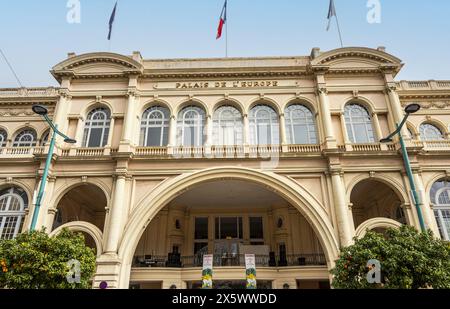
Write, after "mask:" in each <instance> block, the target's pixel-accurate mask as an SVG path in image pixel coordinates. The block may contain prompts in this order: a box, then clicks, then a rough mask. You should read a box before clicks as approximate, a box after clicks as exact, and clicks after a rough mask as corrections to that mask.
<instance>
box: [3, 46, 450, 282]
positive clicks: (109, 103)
mask: <svg viewBox="0 0 450 309" xmlns="http://www.w3.org/2000/svg"><path fill="white" fill-rule="evenodd" d="M402 67H403V64H402V62H401V60H399V59H398V58H396V57H394V56H392V55H390V54H388V53H386V52H385V51H384V49H383V48H379V49H369V48H343V49H337V50H332V51H328V52H321V51H320V50H319V49H313V51H312V53H311V55H310V56H305V57H278V58H226V59H173V60H170V59H167V60H145V59H143V58H142V57H141V55H140V53H138V52H135V53H133V54H132V55H131V56H123V55H118V54H112V53H91V54H84V55H79V56H78V55H74V54H69V57H68V58H67V59H66V60H65V61H63V62H61V63H59V64H58V65H56V66H55V67H54V68H53V69H52V71H51V73H52V74H53V76H54V77H55V78H56V79H57V81H58V82H59V84H60V87H58V88H34V89H33V88H28V89H0V129H1V131H0V132H1V134H0V135H2V136H3V140H2V145H1V146H2V147H1V148H0V167H1V169H0V182H1V188H0V189H2V194H3V195H2V196H3V197H6V196H13V197H16V198H17V199H19V198H21V199H22V200H21V203H22V204H23V207H22V208H21V211H22V212H23V214H22V215H21V214H20V212H19V213H18V214H19V215H18V216H20V219H21V220H22V223H21V227H19V228H22V229H23V230H26V229H28V228H29V227H30V222H31V214H32V213H33V210H34V205H33V200H34V198H33V196H34V192H35V191H36V190H37V189H38V187H39V183H40V178H41V176H42V173H43V169H44V165H45V159H46V156H47V153H48V145H47V144H48V135H46V132H47V130H48V128H47V126H46V124H45V123H44V122H43V121H42V119H40V118H39V117H38V116H37V115H34V114H33V112H32V111H31V107H32V105H33V104H41V105H44V106H46V107H47V108H48V109H49V113H50V116H51V118H52V119H53V121H54V122H55V123H56V124H57V125H58V128H59V129H60V130H61V131H62V132H64V133H66V134H67V135H68V136H70V137H73V138H75V139H76V140H77V144H75V145H73V146H70V145H68V144H65V143H64V142H63V141H62V140H59V139H58V140H57V146H56V150H55V154H54V156H53V160H52V164H51V168H50V174H49V178H48V179H47V180H48V183H47V187H46V192H45V196H44V200H43V203H42V207H41V209H40V214H39V217H38V226H39V227H46V229H47V231H49V232H51V233H53V234H55V233H58V231H60V230H61V229H62V228H64V227H68V228H70V229H72V230H75V231H80V232H83V233H85V235H87V242H88V243H89V244H90V245H92V246H93V247H94V248H95V249H96V252H97V255H98V259H97V272H96V275H95V278H94V280H93V286H94V287H98V286H99V284H100V282H101V281H107V282H108V285H109V287H111V288H129V286H130V284H131V286H133V287H134V286H140V287H141V288H145V287H148V288H170V287H174V286H176V287H178V288H185V287H193V286H195V284H198V281H199V280H200V278H201V271H200V268H199V266H200V265H199V264H198V261H197V262H196V259H197V260H198V258H199V257H201V254H202V252H203V253H212V254H217V253H218V250H219V249H220V250H222V251H221V253H222V254H224V258H225V257H227V259H223V260H220V261H217V265H215V277H214V279H215V280H220V281H224V282H225V281H233V280H234V281H239V280H242V279H244V278H245V277H244V276H245V272H244V268H243V265H242V263H241V262H240V261H239V256H240V254H242V253H243V251H244V250H249V251H252V250H256V251H258V250H260V251H261V252H262V253H260V258H261V260H260V261H259V262H258V263H260V267H259V268H258V270H257V271H258V279H259V280H262V281H264V282H267V284H269V286H271V287H273V288H283V287H285V288H286V287H290V288H296V287H316V288H317V287H323V285H324V284H325V285H326V282H329V279H330V278H329V273H328V271H329V269H331V268H332V267H333V264H334V260H335V259H336V258H337V256H338V252H339V248H340V247H341V246H346V245H349V244H351V243H352V239H353V238H354V237H360V236H362V235H364V233H365V232H366V231H367V229H379V230H381V229H384V228H387V227H396V226H399V225H400V224H410V225H413V226H416V227H418V228H419V221H418V215H417V212H416V208H415V204H414V202H413V200H412V197H411V194H410V186H409V182H408V178H407V175H406V173H405V169H404V165H403V161H402V157H401V152H400V146H399V142H398V140H394V141H393V142H392V143H388V144H381V143H379V142H378V141H379V140H380V139H381V138H383V137H386V136H387V135H389V133H390V132H392V131H394V130H395V128H396V123H399V122H400V121H401V120H402V118H403V116H404V112H403V109H404V107H405V106H407V105H408V104H411V103H418V104H420V105H421V107H422V109H421V110H420V111H419V112H418V113H416V114H414V115H411V117H410V118H409V120H408V123H407V126H406V127H405V129H404V130H403V131H402V135H403V136H404V139H405V142H406V144H407V148H408V152H409V156H410V160H411V163H412V168H413V173H414V179H415V183H416V186H417V187H418V192H419V195H420V196H421V205H420V207H421V210H422V213H423V217H424V220H425V223H426V225H427V227H428V228H430V229H431V230H432V231H433V232H434V233H435V234H436V236H439V237H447V236H448V234H449V233H450V228H448V226H447V230H446V229H445V227H443V225H445V222H447V224H449V223H448V219H447V221H445V220H446V219H445V215H446V214H447V212H446V210H445V207H446V206H445V205H446V203H445V200H444V201H442V199H441V196H440V195H439V196H438V201H436V199H435V198H434V197H433V194H435V193H436V192H435V191H436V190H434V189H433V188H435V186H434V185H435V183H437V182H442V183H444V185H443V188H446V179H448V177H449V173H450V169H449V166H450V156H449V154H450V152H449V151H450V140H449V125H450V109H449V108H448V107H449V106H450V82H449V81H400V82H399V81H396V80H395V76H396V75H397V74H398V72H399V71H400V70H401V69H402ZM146 111H147V113H146ZM222 112H223V114H222ZM221 115H226V116H223V117H225V118H221V117H222V116H221ZM24 132H25V133H24ZM21 134H22V135H21ZM12 188H13V189H14V188H17V190H16V191H17V192H16V191H14V192H13V191H11V189H12ZM8 190H9V191H8ZM439 192H440V191H439ZM442 192H444V193H445V192H447V191H445V190H444V191H442ZM449 192H450V190H449ZM8 194H9V195H8ZM0 198H1V197H0ZM442 198H444V199H445V196H443V197H442ZM2 201H3V203H6V204H7V203H10V202H8V199H6V198H3V200H2ZM449 203H450V202H449ZM436 204H439V205H437V207H439V209H443V212H438V211H436V209H433V208H434V207H435V206H436ZM441 204H442V205H441ZM441 207H443V208H441ZM10 215H11V214H10ZM13 215H17V213H15V214H13ZM0 216H2V213H1V212H0ZM448 216H449V217H450V211H449V215H448ZM0 218H2V221H0V224H1V225H0V233H1V234H2V237H13V236H14V235H13V234H14V231H13V229H12V228H11V226H12V227H14V225H13V224H12V223H11V222H9V223H8V222H6V215H4V216H3V217H0ZM197 218H200V219H199V220H197ZM202 218H203V219H204V221H203V224H204V225H201V224H202V223H201V219H202ZM220 218H225V219H220ZM251 218H252V219H251ZM436 218H437V219H436ZM234 219H236V220H237V221H236V222H237V223H236V224H234V223H233V222H232V221H233V220H234ZM221 220H222V221H223V222H222V221H221ZM206 222H207V223H206ZM438 223H439V226H438ZM8 224H9V225H8ZM8 226H9V227H8ZM261 226H262V227H263V228H262V229H263V231H262V232H261V231H259V230H258V229H259V228H260V227H261ZM202 227H203V229H204V231H203V233H204V234H205V235H206V236H205V235H203V236H202V233H201V232H200V230H201V229H202ZM2 229H3V231H2ZM7 230H8V233H7ZM16 232H18V229H17V231H16ZM261 233H262V234H261ZM260 234H261V235H260ZM252 235H255V236H254V237H253V236H252ZM258 235H259V236H258ZM202 246H203V247H202ZM227 246H231V247H227ZM257 247H258V248H257ZM230 248H232V249H230ZM236 248H240V249H239V250H238V251H239V252H237V251H236ZM200 249H201V250H203V251H201V250H200ZM227 250H231V251H227ZM229 253H231V254H232V257H233V258H236V256H234V255H236V254H237V259H235V260H233V259H228V257H229V256H228V255H227V254H229ZM168 254H171V255H172V257H173V256H174V255H175V257H177V256H178V257H179V258H176V260H175V264H176V265H170V262H171V261H170V259H169V257H168ZM233 254H234V255H233ZM172 262H173V261H172ZM168 263H169V264H168ZM274 263H275V264H274Z"/></svg>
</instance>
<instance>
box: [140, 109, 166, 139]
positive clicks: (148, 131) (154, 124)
mask: <svg viewBox="0 0 450 309" xmlns="http://www.w3.org/2000/svg"><path fill="white" fill-rule="evenodd" d="M169 122H170V111H169V109H168V108H165V107H161V106H155V107H151V108H149V109H147V110H146V111H145V112H144V114H143V115H142V120H141V139H140V145H141V146H146V147H163V146H167V144H168V142H169Z"/></svg>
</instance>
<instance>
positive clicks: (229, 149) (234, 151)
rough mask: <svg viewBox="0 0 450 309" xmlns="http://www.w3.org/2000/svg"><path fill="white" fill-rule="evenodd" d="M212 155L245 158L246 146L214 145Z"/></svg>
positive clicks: (214, 156)
mask: <svg viewBox="0 0 450 309" xmlns="http://www.w3.org/2000/svg"><path fill="white" fill-rule="evenodd" d="M211 155H212V157H213V158H228V159H233V158H243V157H245V150H244V146H240V145H235V146H212V147H211Z"/></svg>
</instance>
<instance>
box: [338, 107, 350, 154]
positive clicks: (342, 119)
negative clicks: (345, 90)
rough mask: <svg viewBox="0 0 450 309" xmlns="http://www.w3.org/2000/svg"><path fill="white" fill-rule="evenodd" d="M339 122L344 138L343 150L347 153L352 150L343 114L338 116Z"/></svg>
mask: <svg viewBox="0 0 450 309" xmlns="http://www.w3.org/2000/svg"><path fill="white" fill-rule="evenodd" d="M340 122H341V130H342V137H343V138H344V144H345V149H346V150H347V151H351V150H352V142H351V140H350V136H349V134H348V130H347V124H346V123H345V114H344V113H341V114H340Z"/></svg>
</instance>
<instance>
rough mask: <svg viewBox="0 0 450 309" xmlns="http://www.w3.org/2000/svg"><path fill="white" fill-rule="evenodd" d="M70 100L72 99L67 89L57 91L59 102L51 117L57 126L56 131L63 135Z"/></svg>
mask: <svg viewBox="0 0 450 309" xmlns="http://www.w3.org/2000/svg"><path fill="white" fill-rule="evenodd" d="M71 100H72V97H71V96H70V92H69V89H67V88H62V89H60V90H59V100H58V104H57V106H56V110H55V113H54V115H53V122H54V123H55V124H56V125H58V129H59V130H60V131H61V132H63V133H66V132H67V127H68V120H67V119H68V114H69V111H70V104H71Z"/></svg>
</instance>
